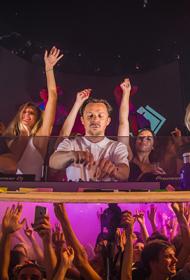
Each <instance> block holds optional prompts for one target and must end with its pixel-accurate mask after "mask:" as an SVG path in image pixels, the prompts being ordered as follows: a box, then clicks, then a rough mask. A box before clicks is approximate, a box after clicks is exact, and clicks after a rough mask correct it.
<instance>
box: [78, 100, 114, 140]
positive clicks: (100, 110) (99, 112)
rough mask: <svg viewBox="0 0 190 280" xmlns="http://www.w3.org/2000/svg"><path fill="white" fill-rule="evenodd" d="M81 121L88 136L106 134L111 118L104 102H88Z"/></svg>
mask: <svg viewBox="0 0 190 280" xmlns="http://www.w3.org/2000/svg"><path fill="white" fill-rule="evenodd" d="M81 121H82V124H83V125H84V128H85V135H86V136H104V135H105V130H106V127H107V126H108V125H109V123H110V121H111V118H110V117H109V114H108V110H107V107H106V105H105V104H104V103H88V104H87V105H86V107H85V109H84V112H83V116H82V117H81Z"/></svg>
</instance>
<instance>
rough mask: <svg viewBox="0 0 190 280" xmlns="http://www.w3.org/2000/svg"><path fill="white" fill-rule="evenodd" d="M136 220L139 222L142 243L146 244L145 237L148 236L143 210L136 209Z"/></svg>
mask: <svg viewBox="0 0 190 280" xmlns="http://www.w3.org/2000/svg"><path fill="white" fill-rule="evenodd" d="M136 220H137V222H138V223H139V226H140V229H141V235H142V239H143V243H144V244H146V241H147V239H148V238H149V234H148V230H147V227H146V223H145V216H144V212H143V211H136Z"/></svg>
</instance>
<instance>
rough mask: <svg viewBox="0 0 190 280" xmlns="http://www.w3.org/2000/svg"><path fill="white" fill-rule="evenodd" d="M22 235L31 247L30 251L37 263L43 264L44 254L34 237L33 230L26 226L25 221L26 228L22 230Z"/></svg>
mask: <svg viewBox="0 0 190 280" xmlns="http://www.w3.org/2000/svg"><path fill="white" fill-rule="evenodd" d="M24 234H25V236H26V237H27V239H28V240H29V241H30V243H31V245H32V249H33V252H34V254H35V256H36V260H37V261H38V262H39V263H43V262H44V254H43V251H42V250H41V248H40V246H39V244H38V242H37V240H36V238H35V236H34V230H33V228H31V227H29V226H28V223H27V221H26V226H25V228H24Z"/></svg>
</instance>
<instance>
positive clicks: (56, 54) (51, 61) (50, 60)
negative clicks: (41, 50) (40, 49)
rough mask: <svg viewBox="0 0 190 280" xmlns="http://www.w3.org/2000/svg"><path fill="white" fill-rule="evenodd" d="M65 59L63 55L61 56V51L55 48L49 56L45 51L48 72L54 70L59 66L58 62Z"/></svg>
mask: <svg viewBox="0 0 190 280" xmlns="http://www.w3.org/2000/svg"><path fill="white" fill-rule="evenodd" d="M62 57H63V54H60V50H59V49H57V48H56V47H55V46H54V47H53V48H52V49H51V50H50V52H49V54H48V51H47V50H46V51H45V54H44V62H45V69H46V71H51V70H53V67H54V66H55V65H56V64H57V62H58V61H59V60H60V59H61V58H62Z"/></svg>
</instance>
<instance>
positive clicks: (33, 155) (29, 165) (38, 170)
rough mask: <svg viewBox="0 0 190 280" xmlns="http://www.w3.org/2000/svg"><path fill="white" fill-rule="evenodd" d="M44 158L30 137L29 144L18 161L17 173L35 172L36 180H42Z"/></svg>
mask: <svg viewBox="0 0 190 280" xmlns="http://www.w3.org/2000/svg"><path fill="white" fill-rule="evenodd" d="M43 163H44V159H43V158H42V155H41V154H40V153H39V151H38V150H37V149H36V147H35V146H34V143H33V138H30V139H29V141H28V144H27V146H26V148H25V150H24V152H23V154H22V157H21V159H20V160H19V162H18V163H17V172H16V173H17V174H34V175H35V180H36V181H40V180H41V177H42V166H43Z"/></svg>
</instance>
